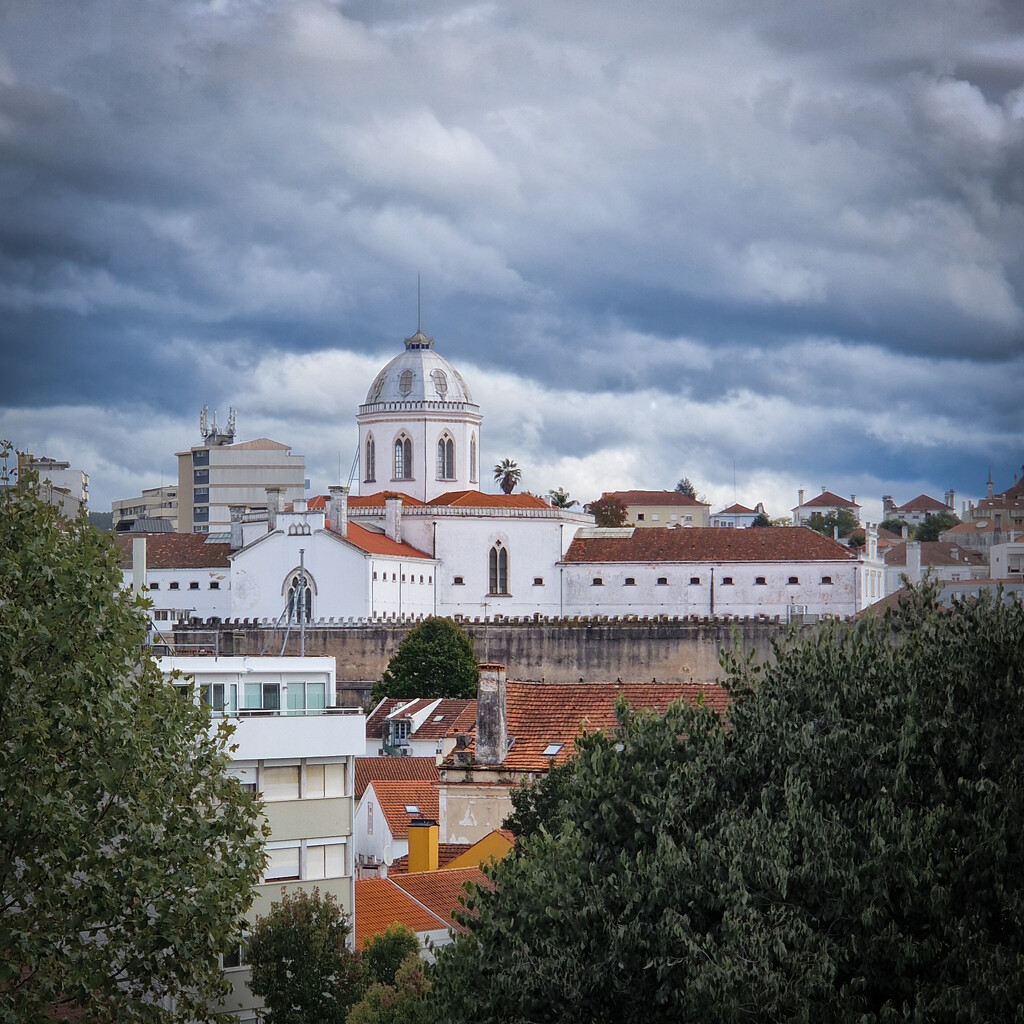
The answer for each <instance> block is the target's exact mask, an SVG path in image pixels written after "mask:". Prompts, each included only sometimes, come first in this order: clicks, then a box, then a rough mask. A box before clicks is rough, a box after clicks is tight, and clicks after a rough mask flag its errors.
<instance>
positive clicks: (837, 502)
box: [795, 491, 860, 508]
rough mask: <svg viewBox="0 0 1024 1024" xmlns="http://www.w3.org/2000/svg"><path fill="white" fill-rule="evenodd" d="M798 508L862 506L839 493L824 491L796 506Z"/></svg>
mask: <svg viewBox="0 0 1024 1024" xmlns="http://www.w3.org/2000/svg"><path fill="white" fill-rule="evenodd" d="M795 507H796V508H860V505H858V504H857V503H856V502H855V501H850V499H849V498H840V497H839V495H838V494H833V493H832V492H831V491H822V492H821V494H816V495H815V496H814V497H813V498H810V499H809V500H807V501H805V502H804V503H803V504H802V505H797V506H795Z"/></svg>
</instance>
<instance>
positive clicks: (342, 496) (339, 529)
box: [327, 484, 348, 537]
mask: <svg viewBox="0 0 1024 1024" xmlns="http://www.w3.org/2000/svg"><path fill="white" fill-rule="evenodd" d="M327 490H328V491H329V492H330V495H331V498H330V502H329V503H328V505H327V518H328V519H329V520H330V522H331V529H332V530H333V531H334V532H335V533H336V534H338V536H339V537H347V536H348V488H347V487H342V486H340V485H339V484H335V485H334V486H333V487H328V488H327Z"/></svg>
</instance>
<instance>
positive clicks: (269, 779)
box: [262, 764, 299, 800]
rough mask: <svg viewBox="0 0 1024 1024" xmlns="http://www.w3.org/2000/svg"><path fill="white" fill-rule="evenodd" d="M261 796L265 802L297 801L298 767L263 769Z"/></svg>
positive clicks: (287, 766)
mask: <svg viewBox="0 0 1024 1024" xmlns="http://www.w3.org/2000/svg"><path fill="white" fill-rule="evenodd" d="M262 783H263V796H264V797H265V798H266V799H267V800H298V798H299V766H298V765H297V764H296V765H286V766H284V767H280V768H264V769H263V778H262Z"/></svg>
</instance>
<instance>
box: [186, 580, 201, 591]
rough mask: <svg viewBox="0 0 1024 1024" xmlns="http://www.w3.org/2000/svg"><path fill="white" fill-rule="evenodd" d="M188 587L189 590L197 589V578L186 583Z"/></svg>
mask: <svg viewBox="0 0 1024 1024" xmlns="http://www.w3.org/2000/svg"><path fill="white" fill-rule="evenodd" d="M188 589H189V590H198V589H199V583H198V581H197V580H193V581H192V582H191V583H190V584H189V585H188Z"/></svg>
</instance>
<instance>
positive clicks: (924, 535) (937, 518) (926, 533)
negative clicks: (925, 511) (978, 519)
mask: <svg viewBox="0 0 1024 1024" xmlns="http://www.w3.org/2000/svg"><path fill="white" fill-rule="evenodd" d="M959 522H960V520H959V519H957V517H956V516H955V515H953V513H952V512H938V513H937V514H936V515H933V516H925V517H924V522H922V523H918V525H917V526H915V527H914V533H913V539H914V540H924V541H934V540H938V539H939V534H941V533H944V532H945V531H946V530H951V529H952V528H953V527H954V526H956V525H957V524H958V523H959Z"/></svg>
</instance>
